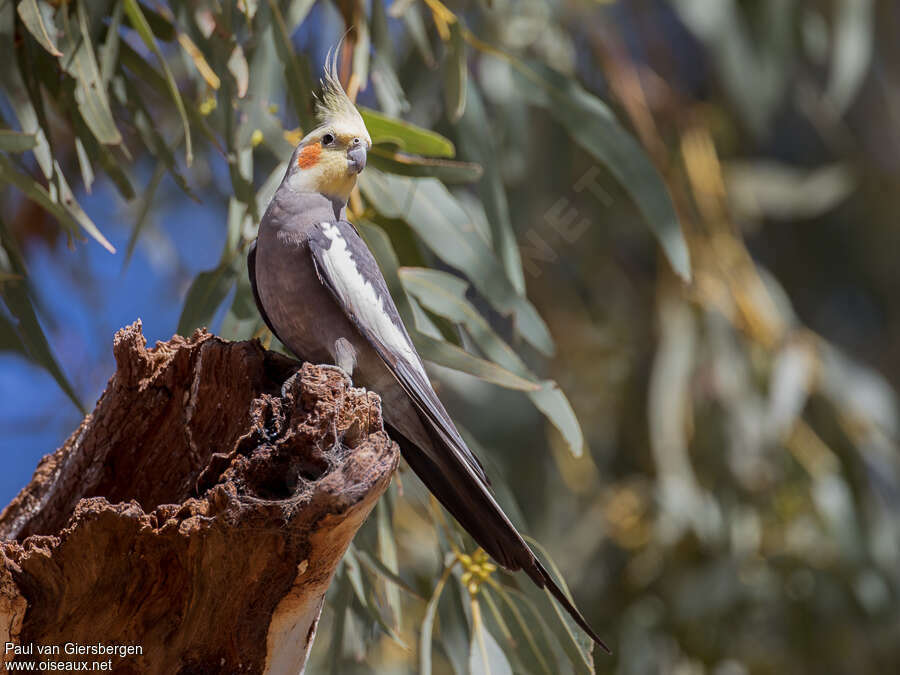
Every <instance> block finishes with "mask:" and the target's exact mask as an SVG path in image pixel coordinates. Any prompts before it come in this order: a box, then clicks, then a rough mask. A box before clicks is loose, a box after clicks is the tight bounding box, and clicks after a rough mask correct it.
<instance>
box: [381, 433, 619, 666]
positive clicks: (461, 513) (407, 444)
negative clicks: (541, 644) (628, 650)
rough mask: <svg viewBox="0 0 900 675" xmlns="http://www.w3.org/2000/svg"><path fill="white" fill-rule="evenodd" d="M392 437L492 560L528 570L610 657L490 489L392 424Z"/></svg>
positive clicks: (434, 493)
mask: <svg viewBox="0 0 900 675" xmlns="http://www.w3.org/2000/svg"><path fill="white" fill-rule="evenodd" d="M426 426H427V425H426ZM388 432H389V433H390V435H391V437H392V438H393V439H394V440H395V441H397V444H398V445H399V446H400V450H401V451H402V453H403V457H404V459H406V462H407V463H408V464H409V466H410V467H411V468H412V470H413V471H415V473H416V475H417V476H418V477H419V478H420V479H421V481H422V482H423V483H424V484H425V486H426V487H427V488H428V489H429V490H430V491H431V493H432V494H433V495H434V496H435V497H437V500H438V501H439V502H440V503H441V504H442V505H443V506H444V508H445V509H447V511H449V512H450V514H451V515H452V516H453V517H454V518H456V520H457V521H459V524H460V525H462V526H463V528H465V530H466V531H467V532H468V533H469V534H470V535H471V536H472V538H473V539H474V540H475V541H476V542H477V543H478V545H479V546H481V547H482V548H483V549H484V550H485V551H486V552H487V553H488V555H490V556H491V557H492V558H493V559H494V560H495V561H497V563H499V564H500V565H502V566H503V567H505V568H506V569H508V570H511V571H514V570H519V569H521V570H524V571H525V573H526V574H528V576H529V577H530V578H531V580H532V581H534V583H535V584H537V586H538V587H540V588H547V589H549V590H550V593H552V594H553V597H554V598H556V600H557V601H558V602H559V603H560V604H561V605H562V606H563V608H564V609H565V610H566V612H568V613H569V615H570V616H571V617H572V619H574V621H575V623H576V624H578V626H579V627H580V628H581V629H582V630H583V631H584V632H585V633H587V634H588V635H589V636H590V637H591V639H592V640H593V641H594V642H596V643H597V644H598V645H600V647H601V648H603V650H604V651H606V652H607V653H610V651H609V647H607V646H606V644H605V643H604V642H603V640H601V639H600V636H598V635H597V633H596V632H594V629H593V628H591V626H590V624H588V622H587V619H585V618H584V616H583V615H582V614H581V612H580V611H578V608H577V607H575V605H574V604H573V603H572V601H571V600H569V598H568V597H567V596H566V594H565V593H564V592H563V590H562V589H561V588H560V587H559V586H558V585H557V584H556V582H555V581H554V580H553V577H551V576H550V573H549V572H548V571H547V569H546V568H545V567H544V566H543V565H542V564H541V562H540V560H538V559H537V557H536V556H535V555H534V552H533V551H532V550H531V548H530V547H529V546H528V544H527V543H526V542H525V541H524V540H523V539H522V536H521V535H520V534H519V533H518V531H516V528H515V527H514V526H513V525H512V523H511V522H510V521H509V518H507V516H506V514H505V513H503V511H502V510H501V509H500V507H499V506H498V505H497V502H496V501H494V499H493V497H492V496H491V495H490V493H489V492H488V490H487V488H486V487H485V486H483V485H482V484H480V483H479V482H477V481H476V480H473V478H472V476H471V475H470V474H469V473H468V472H466V471H465V470H464V468H463V467H461V466H460V465H459V464H458V463H455V462H446V463H441V464H440V465H438V464H437V463H436V462H435V461H433V460H432V459H431V458H430V457H429V456H428V455H426V453H425V452H424V451H422V450H421V449H420V448H418V447H417V446H416V445H415V444H414V443H412V442H411V441H409V440H408V439H407V438H405V437H404V436H403V434H401V433H399V432H398V431H397V430H396V429H395V428H393V427H391V426H390V425H388Z"/></svg>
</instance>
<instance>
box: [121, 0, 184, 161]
mask: <svg viewBox="0 0 900 675" xmlns="http://www.w3.org/2000/svg"><path fill="white" fill-rule="evenodd" d="M122 2H123V3H124V5H125V14H126V15H127V16H128V20H129V21H130V22H131V25H132V26H134V29H135V30H136V31H137V32H138V35H140V36H141V40H143V41H144V45H146V47H147V49H149V50H150V51H151V52H153V54H154V55H155V56H156V59H157V61H159V65H160V67H161V68H162V70H163V74H164V75H165V81H166V86H167V88H168V90H169V94H170V95H171V96H172V101H173V102H174V103H175V107H176V109H177V110H178V116H179V117H180V118H181V125H182V127H183V128H184V145H185V162H186V163H187V165H188V166H190V165H191V164H192V163H193V161H194V150H193V146H192V144H191V127H190V123H189V122H188V117H187V110H186V109H185V107H184V101H183V100H182V99H181V93H180V92H179V91H178V83H177V82H176V81H175V76H174V75H172V71H171V70H169V64H168V63H167V62H166V59H165V57H164V56H163V54H162V52H161V51H160V49H159V45H157V44H156V38H154V37H153V31H152V30H151V29H150V24H149V23H147V19H146V17H145V16H144V13H143V12H142V11H141V8H140V5H138V2H137V0H122Z"/></svg>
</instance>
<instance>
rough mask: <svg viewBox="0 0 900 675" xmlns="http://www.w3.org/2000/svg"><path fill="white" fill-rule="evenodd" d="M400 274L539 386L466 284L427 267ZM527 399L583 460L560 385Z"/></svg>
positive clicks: (431, 306)
mask: <svg viewBox="0 0 900 675" xmlns="http://www.w3.org/2000/svg"><path fill="white" fill-rule="evenodd" d="M399 274H400V278H401V280H402V281H403V284H404V286H405V288H406V289H407V290H408V291H409V292H410V293H411V294H412V295H413V296H415V297H416V298H417V299H418V300H419V302H421V303H422V304H423V305H424V306H425V307H426V308H427V309H428V310H430V311H432V312H434V313H435V314H439V315H440V316H443V317H446V318H447V319H450V320H451V321H454V322H456V323H458V324H461V325H463V326H464V327H465V329H466V331H467V332H468V334H469V335H470V336H471V337H472V340H473V341H474V342H475V344H476V345H478V347H479V349H481V350H482V351H483V352H484V353H485V354H486V355H487V357H488V358H489V359H491V360H492V361H494V362H495V363H497V364H498V365H500V366H501V367H503V368H505V369H507V370H509V371H510V372H513V373H515V374H516V375H519V376H521V377H523V378H525V379H527V380H529V381H531V382H534V383H535V384H537V382H538V378H537V376H536V375H535V374H534V373H532V372H531V370H530V369H529V368H528V367H527V366H526V365H525V363H524V361H522V359H521V357H519V355H518V354H516V352H515V351H514V350H513V349H512V348H511V347H510V346H509V345H508V344H507V343H506V342H504V340H503V339H502V338H501V337H500V336H499V335H497V333H496V332H495V331H494V329H493V328H491V326H490V324H488V322H487V321H486V320H485V319H484V317H483V316H482V315H481V314H480V313H479V312H478V310H476V309H475V307H474V306H473V305H472V304H471V303H470V302H469V301H468V300H467V299H466V297H465V294H466V289H467V288H468V284H467V283H466V282H464V281H462V280H461V279H459V278H458V277H455V276H453V275H451V274H448V273H447V272H442V271H440V270H432V269H425V268H402V269H400V271H399ZM528 397H529V398H530V399H531V401H532V402H533V403H534V405H535V407H536V408H537V409H538V410H540V411H541V412H542V413H543V414H544V416H545V417H546V418H547V419H548V420H549V421H550V423H551V424H553V426H555V427H556V428H557V429H558V430H559V431H560V433H561V434H562V435H563V438H564V440H565V441H566V444H567V445H568V447H569V450H570V451H571V452H572V454H573V455H574V456H576V457H580V456H581V455H582V453H583V451H584V435H583V433H582V431H581V425H580V424H579V423H578V418H577V417H576V416H575V413H574V411H573V410H572V406H571V404H570V403H569V400H568V399H567V398H566V395H565V394H564V393H563V392H562V390H561V389H560V388H559V385H558V384H556V382H554V381H552V380H545V381H544V382H541V383H540V388H539V389H537V390H535V391H530V392H528Z"/></svg>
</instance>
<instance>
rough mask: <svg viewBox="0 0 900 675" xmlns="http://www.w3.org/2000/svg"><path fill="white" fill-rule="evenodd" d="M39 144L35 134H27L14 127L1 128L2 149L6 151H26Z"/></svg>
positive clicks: (0, 146) (0, 145) (0, 142)
mask: <svg viewBox="0 0 900 675" xmlns="http://www.w3.org/2000/svg"><path fill="white" fill-rule="evenodd" d="M36 145H37V137H35V135H34V134H25V133H22V132H21V131H13V130H12V129H0V150H4V151H6V152H25V151H26V150H31V149H32V148H33V147H35V146H36Z"/></svg>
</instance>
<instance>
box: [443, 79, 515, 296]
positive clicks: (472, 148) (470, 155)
mask: <svg viewBox="0 0 900 675" xmlns="http://www.w3.org/2000/svg"><path fill="white" fill-rule="evenodd" d="M468 91H469V93H468V96H467V99H466V100H467V103H466V109H465V112H464V113H463V115H462V116H461V117H460V118H459V121H458V122H457V129H458V134H457V139H458V142H459V149H460V155H461V156H462V157H463V158H464V159H467V160H469V161H472V162H478V164H479V165H480V166H482V167H484V175H483V177H482V179H481V181H480V182H479V183H478V186H477V187H478V196H479V197H480V198H481V201H482V202H483V203H484V208H485V212H486V214H487V220H488V223H489V225H490V228H491V243H492V245H493V247H494V250H495V251H496V252H497V255H498V256H499V257H500V261H501V262H502V263H503V267H504V269H505V270H506V275H507V276H508V277H509V280H510V281H511V282H512V285H513V287H514V288H515V289H516V290H517V291H518V292H519V293H521V294H524V293H525V273H524V272H523V270H522V257H521V255H520V253H519V246H518V242H517V241H516V235H515V232H514V231H513V226H512V221H511V220H510V215H509V203H508V202H507V199H506V188H505V187H504V185H503V178H502V176H501V174H500V168H499V166H498V161H497V160H498V155H497V143H496V139H495V137H494V134H493V132H492V125H491V122H490V120H489V119H488V116H487V111H486V110H485V108H484V103H483V101H482V99H481V94H480V93H479V91H478V87H477V86H476V83H475V82H474V81H473V82H470V83H469V90H468Z"/></svg>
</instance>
